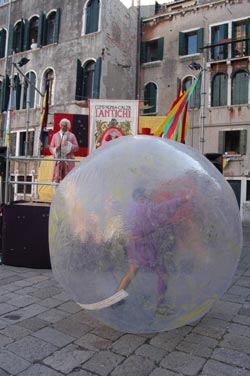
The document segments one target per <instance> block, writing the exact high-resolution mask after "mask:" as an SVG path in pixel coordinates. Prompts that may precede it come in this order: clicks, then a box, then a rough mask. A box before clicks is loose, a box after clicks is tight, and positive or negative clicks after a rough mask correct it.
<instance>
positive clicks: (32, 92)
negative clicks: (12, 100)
mask: <svg viewBox="0 0 250 376" xmlns="http://www.w3.org/2000/svg"><path fill="white" fill-rule="evenodd" d="M25 76H26V77H27V79H28V80H29V81H30V84H29V83H28V81H27V80H25V81H24V85H23V95H22V108H26V106H27V95H28V90H29V102H30V103H29V107H30V108H34V105H35V86H36V75H35V73H34V72H29V73H27V74H26V75H25Z"/></svg>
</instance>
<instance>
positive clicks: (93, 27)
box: [85, 0, 100, 34]
mask: <svg viewBox="0 0 250 376" xmlns="http://www.w3.org/2000/svg"><path fill="white" fill-rule="evenodd" d="M99 9H100V1H99V0H89V1H88V2H87V5H86V30H85V33H86V34H90V33H94V32H96V31H98V23H99V12H100V10H99Z"/></svg>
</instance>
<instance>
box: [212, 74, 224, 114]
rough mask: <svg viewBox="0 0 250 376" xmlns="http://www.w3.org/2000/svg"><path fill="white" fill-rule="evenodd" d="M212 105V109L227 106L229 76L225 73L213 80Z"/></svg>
mask: <svg viewBox="0 0 250 376" xmlns="http://www.w3.org/2000/svg"><path fill="white" fill-rule="evenodd" d="M211 105H212V107H216V106H226V105H227V76H226V75H225V74H224V73H218V74H216V75H215V76H214V78H213V81H212V94H211Z"/></svg>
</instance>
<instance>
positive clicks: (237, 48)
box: [232, 19, 250, 57]
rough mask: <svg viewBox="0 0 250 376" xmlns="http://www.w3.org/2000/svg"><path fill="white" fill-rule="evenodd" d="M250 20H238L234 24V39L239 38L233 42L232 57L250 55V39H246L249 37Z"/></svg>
mask: <svg viewBox="0 0 250 376" xmlns="http://www.w3.org/2000/svg"><path fill="white" fill-rule="evenodd" d="M249 20H250V19H247V20H241V21H236V22H233V24H232V33H233V39H238V40H239V41H238V42H235V43H233V44H232V57H241V56H246V55H249V40H246V38H249V34H250V32H249V31H250V30H249V28H250V23H249ZM244 39H245V40H244Z"/></svg>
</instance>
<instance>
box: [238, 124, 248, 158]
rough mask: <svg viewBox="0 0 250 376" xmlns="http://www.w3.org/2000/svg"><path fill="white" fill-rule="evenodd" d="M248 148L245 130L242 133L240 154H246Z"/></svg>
mask: <svg viewBox="0 0 250 376" xmlns="http://www.w3.org/2000/svg"><path fill="white" fill-rule="evenodd" d="M246 147H247V130H246V129H243V130H242V131H240V150H239V152H240V154H241V155H244V154H246Z"/></svg>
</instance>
